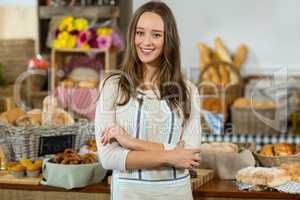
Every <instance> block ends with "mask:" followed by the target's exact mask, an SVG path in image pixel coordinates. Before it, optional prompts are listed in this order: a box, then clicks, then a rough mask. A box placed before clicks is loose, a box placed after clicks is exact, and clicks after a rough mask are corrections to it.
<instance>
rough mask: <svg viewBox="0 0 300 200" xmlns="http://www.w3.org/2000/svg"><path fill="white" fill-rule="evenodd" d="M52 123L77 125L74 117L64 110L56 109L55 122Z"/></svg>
mask: <svg viewBox="0 0 300 200" xmlns="http://www.w3.org/2000/svg"><path fill="white" fill-rule="evenodd" d="M52 123H53V124H54V125H57V126H59V125H63V124H65V125H72V124H74V123H75V121H74V119H73V117H72V116H71V115H70V114H69V113H67V112H66V111H64V110H63V109H59V108H58V109H56V110H55V112H54V114H53V120H52Z"/></svg>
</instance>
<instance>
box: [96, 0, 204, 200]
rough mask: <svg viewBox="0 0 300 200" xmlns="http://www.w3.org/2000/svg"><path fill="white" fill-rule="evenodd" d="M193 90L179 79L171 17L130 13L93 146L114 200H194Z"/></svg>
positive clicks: (146, 9)
mask: <svg viewBox="0 0 300 200" xmlns="http://www.w3.org/2000/svg"><path fill="white" fill-rule="evenodd" d="M198 105H199V101H198V92H197V88H196V87H195V86H194V85H193V84H191V83H190V82H186V81H184V80H183V78H182V74H181V66H180V52H179V37H178V32H177V28H176V22H175V19H174V16H173V14H172V12H171V10H170V9H169V8H168V6H167V5H165V4H164V3H162V2H149V3H146V4H144V5H143V6H141V7H140V8H139V9H138V10H137V11H136V12H135V14H134V16H133V18H132V21H131V24H130V27H129V30H128V35H127V46H126V52H125V57H124V61H123V63H122V70H121V73H118V74H114V75H110V76H109V77H108V78H106V79H105V80H104V81H103V83H102V85H101V92H100V98H99V102H98V103H97V110H96V122H95V125H96V140H97V146H98V149H99V156H100V160H101V163H102V165H103V167H104V168H106V169H112V170H113V179H112V186H111V187H112V188H111V196H112V199H113V200H119V199H125V200H129V199H130V200H141V199H164V200H168V199H172V200H174V199H178V200H179V199H180V200H182V199H185V200H186V199H193V197H192V192H191V186H190V176H189V172H188V169H193V168H195V167H197V166H198V165H199V164H198V163H199V160H200V157H199V155H198V153H199V152H200V151H199V149H198V147H199V145H200V140H201V129H200V110H199V108H198Z"/></svg>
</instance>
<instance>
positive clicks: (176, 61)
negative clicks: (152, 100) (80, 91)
mask: <svg viewBox="0 0 300 200" xmlns="http://www.w3.org/2000/svg"><path fill="white" fill-rule="evenodd" d="M144 12H153V13H156V14H158V15H159V16H160V17H161V18H162V20H163V21H164V35H165V37H164V47H163V52H162V55H161V59H160V70H159V75H158V78H159V85H158V89H159V94H160V98H161V99H167V101H168V102H169V103H170V106H171V108H172V109H174V108H177V109H178V110H180V111H181V113H182V114H183V118H184V121H186V120H187V119H188V118H189V117H190V112H191V101H190V99H191V98H190V93H189V91H188V89H187V86H186V84H185V82H184V80H183V77H182V73H181V60H180V40H179V35H178V31H177V26H176V21H175V18H174V15H173V13H172V11H171V10H170V8H169V7H168V6H167V5H166V4H165V3H163V2H154V1H151V2H148V3H146V4H144V5H142V6H141V7H140V8H139V9H137V10H136V12H135V13H134V15H133V17H132V19H131V22H130V25H129V29H128V32H127V38H126V44H127V45H126V49H125V55H124V59H123V62H122V65H121V76H120V80H119V85H118V88H119V91H121V98H120V99H121V100H120V101H118V102H117V105H125V104H127V103H128V101H129V99H130V98H131V97H136V95H137V88H138V86H139V85H140V84H141V83H142V82H143V68H142V67H141V66H142V62H141V61H140V59H139V57H138V55H137V51H136V48H135V43H134V40H135V32H136V26H137V23H138V20H139V18H140V16H141V15H142V14H143V13H144ZM119 94H120V93H119Z"/></svg>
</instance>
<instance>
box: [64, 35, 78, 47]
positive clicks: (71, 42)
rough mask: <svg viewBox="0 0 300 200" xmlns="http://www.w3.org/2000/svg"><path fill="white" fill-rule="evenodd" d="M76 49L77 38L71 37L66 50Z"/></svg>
mask: <svg viewBox="0 0 300 200" xmlns="http://www.w3.org/2000/svg"><path fill="white" fill-rule="evenodd" d="M75 47H76V37H75V36H70V37H69V38H68V40H67V41H66V48H75Z"/></svg>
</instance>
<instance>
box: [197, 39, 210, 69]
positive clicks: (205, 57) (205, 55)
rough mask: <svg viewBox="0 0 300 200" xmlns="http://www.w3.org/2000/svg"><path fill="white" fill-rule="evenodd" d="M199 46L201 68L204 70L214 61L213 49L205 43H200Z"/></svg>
mask: <svg viewBox="0 0 300 200" xmlns="http://www.w3.org/2000/svg"><path fill="white" fill-rule="evenodd" d="M198 48H199V50H200V66H199V67H200V69H201V70H203V69H204V67H205V66H207V65H208V64H209V63H211V62H212V53H213V51H212V49H211V48H209V47H208V46H207V45H205V44H204V43H201V42H200V43H199V44H198Z"/></svg>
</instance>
